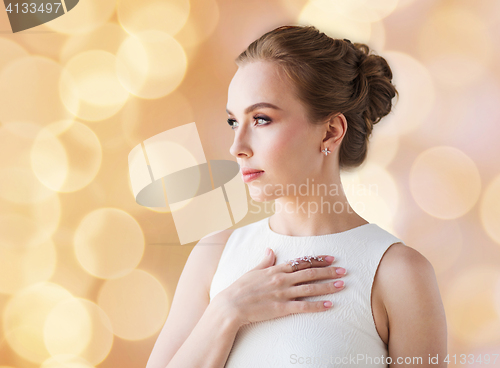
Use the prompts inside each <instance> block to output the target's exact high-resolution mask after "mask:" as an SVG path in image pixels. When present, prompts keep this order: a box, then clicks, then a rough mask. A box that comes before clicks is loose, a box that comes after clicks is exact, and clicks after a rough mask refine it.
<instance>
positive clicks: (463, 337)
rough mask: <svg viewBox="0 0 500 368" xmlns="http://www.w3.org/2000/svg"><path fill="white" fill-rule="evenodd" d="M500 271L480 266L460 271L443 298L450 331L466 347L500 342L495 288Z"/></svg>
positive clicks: (499, 321) (499, 322) (499, 323)
mask: <svg viewBox="0 0 500 368" xmlns="http://www.w3.org/2000/svg"><path fill="white" fill-rule="evenodd" d="M499 277H500V270H499V269H498V268H493V267H492V266H487V265H481V266H474V267H470V268H468V269H464V268H461V269H460V272H459V273H458V274H457V275H456V276H455V277H454V279H453V282H452V285H451V286H450V287H449V288H448V290H447V291H446V293H445V294H444V296H443V303H444V306H445V309H446V319H447V321H448V327H449V332H450V333H451V335H452V336H453V337H454V338H457V339H459V340H460V341H461V343H463V344H468V345H471V346H476V347H478V346H481V345H486V344H488V343H493V342H498V341H500V315H499V314H498V313H497V311H496V309H495V300H494V298H495V296H494V295H495V291H496V290H495V287H496V283H497V281H498V279H499Z"/></svg>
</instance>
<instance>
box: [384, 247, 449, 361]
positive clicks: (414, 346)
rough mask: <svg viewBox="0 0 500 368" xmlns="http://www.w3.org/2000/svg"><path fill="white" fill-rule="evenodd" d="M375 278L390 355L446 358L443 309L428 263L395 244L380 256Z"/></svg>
mask: <svg viewBox="0 0 500 368" xmlns="http://www.w3.org/2000/svg"><path fill="white" fill-rule="evenodd" d="M378 277H379V281H380V284H379V285H380V290H381V297H382V301H383V305H384V307H385V309H386V312H387V318H388V328H389V353H390V356H391V357H397V356H415V357H424V358H426V357H427V356H428V354H431V355H433V356H434V355H436V354H439V355H446V351H447V346H446V343H447V328H446V316H445V310H444V306H443V302H442V300H441V295H440V292H439V286H438V282H437V278H436V273H435V271H434V267H433V266H432V264H431V263H430V262H429V260H428V259H427V258H425V257H424V256H423V255H422V254H421V253H420V252H418V251H417V250H416V249H414V248H412V247H410V246H407V245H404V244H402V243H395V244H393V245H392V246H391V247H389V249H388V250H387V251H386V253H385V255H384V256H383V257H382V260H381V261H380V266H379V274H378ZM441 366H444V363H443V364H442V365H439V367H441Z"/></svg>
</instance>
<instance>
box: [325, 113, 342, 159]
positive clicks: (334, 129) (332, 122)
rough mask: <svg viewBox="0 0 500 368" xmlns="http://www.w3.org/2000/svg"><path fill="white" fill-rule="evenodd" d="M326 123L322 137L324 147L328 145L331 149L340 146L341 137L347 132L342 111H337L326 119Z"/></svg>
mask: <svg viewBox="0 0 500 368" xmlns="http://www.w3.org/2000/svg"><path fill="white" fill-rule="evenodd" d="M325 125H326V131H325V135H324V138H323V143H324V146H325V147H329V148H330V150H332V151H333V149H334V148H336V147H337V146H340V143H341V142H342V138H344V135H345V133H346V132H347V119H346V117H345V116H344V114H342V113H338V114H336V115H334V116H332V117H331V118H330V119H329V120H328V124H325Z"/></svg>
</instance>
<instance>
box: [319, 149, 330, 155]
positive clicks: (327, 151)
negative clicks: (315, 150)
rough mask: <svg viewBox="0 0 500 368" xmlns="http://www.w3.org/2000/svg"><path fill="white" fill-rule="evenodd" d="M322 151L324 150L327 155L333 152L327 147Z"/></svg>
mask: <svg viewBox="0 0 500 368" xmlns="http://www.w3.org/2000/svg"><path fill="white" fill-rule="evenodd" d="M321 152H323V153H324V154H325V156H328V154H329V153H331V151H330V150H329V149H328V148H327V147H326V148H325V149H324V150H323V151H321Z"/></svg>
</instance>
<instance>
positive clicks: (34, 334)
mask: <svg viewBox="0 0 500 368" xmlns="http://www.w3.org/2000/svg"><path fill="white" fill-rule="evenodd" d="M71 298H73V296H72V295H71V293H70V292H68V291H67V290H66V289H64V288H63V287H62V286H59V285H57V284H53V283H51V282H40V283H37V284H34V285H31V286H29V287H27V288H25V289H23V290H21V291H19V292H18V293H16V294H14V295H13V296H12V297H11V299H9V301H8V302H7V304H6V306H5V309H4V311H3V330H4V336H5V339H6V341H7V343H8V344H9V346H10V347H11V348H12V350H14V352H15V353H16V354H17V355H19V356H21V357H22V358H24V359H26V360H29V361H30V362H32V363H37V364H40V363H42V362H43V361H44V360H46V359H47V358H48V357H49V356H50V354H49V352H48V350H47V348H46V346H45V343H44V338H43V329H44V325H45V321H46V319H47V316H48V315H49V313H50V312H51V310H52V308H54V307H55V306H56V305H57V304H58V303H60V302H61V301H63V300H66V299H71Z"/></svg>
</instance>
